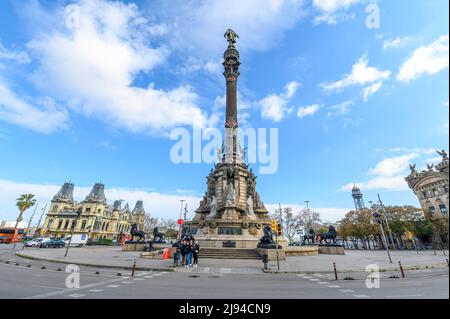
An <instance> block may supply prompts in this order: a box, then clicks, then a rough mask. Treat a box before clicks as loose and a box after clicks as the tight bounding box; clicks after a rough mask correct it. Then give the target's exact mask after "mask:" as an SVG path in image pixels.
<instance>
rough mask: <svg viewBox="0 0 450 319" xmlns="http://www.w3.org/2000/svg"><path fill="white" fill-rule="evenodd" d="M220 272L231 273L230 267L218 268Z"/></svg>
mask: <svg viewBox="0 0 450 319" xmlns="http://www.w3.org/2000/svg"><path fill="white" fill-rule="evenodd" d="M220 273H222V274H229V273H231V268H220Z"/></svg>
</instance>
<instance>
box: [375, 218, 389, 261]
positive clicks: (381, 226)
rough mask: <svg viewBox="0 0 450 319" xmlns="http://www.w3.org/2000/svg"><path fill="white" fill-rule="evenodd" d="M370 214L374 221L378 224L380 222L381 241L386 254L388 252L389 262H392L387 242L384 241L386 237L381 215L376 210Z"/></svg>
mask: <svg viewBox="0 0 450 319" xmlns="http://www.w3.org/2000/svg"><path fill="white" fill-rule="evenodd" d="M372 216H373V217H374V218H375V221H376V222H377V223H378V224H380V229H381V236H382V237H383V238H382V239H383V243H384V245H385V246H386V251H387V254H388V257H389V262H390V263H391V264H392V259H391V253H390V252H389V247H388V244H387V242H386V237H385V235H384V229H383V220H382V217H383V216H382V215H381V214H380V213H377V212H374V213H373V214H372Z"/></svg>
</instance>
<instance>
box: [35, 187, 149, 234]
mask: <svg viewBox="0 0 450 319" xmlns="http://www.w3.org/2000/svg"><path fill="white" fill-rule="evenodd" d="M73 191H74V185H73V184H72V183H64V185H63V186H62V187H61V189H60V190H59V192H58V193H57V194H56V195H55V196H54V197H53V199H52V201H51V204H50V208H49V210H48V213H47V216H46V218H45V222H44V224H43V228H42V232H41V234H42V235H43V236H48V237H56V238H62V237H68V236H70V234H71V233H72V229H73V230H74V234H86V235H88V238H89V239H90V240H92V241H98V240H103V239H106V240H117V241H119V240H120V238H121V236H127V235H129V233H130V229H131V225H132V224H134V223H136V224H137V225H138V229H139V230H142V229H143V227H144V219H145V210H144V203H143V202H142V201H137V202H136V205H135V207H134V209H133V210H130V208H129V206H128V203H127V204H125V206H124V207H122V200H116V201H114V203H113V205H108V203H107V201H106V197H105V185H103V184H100V183H97V184H95V185H94V187H93V188H92V190H91V191H90V193H89V194H88V195H87V196H86V198H85V199H84V200H83V201H81V202H75V201H74V199H73ZM80 210H81V215H80V216H79V217H78V219H77V211H80Z"/></svg>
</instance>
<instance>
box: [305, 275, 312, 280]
mask: <svg viewBox="0 0 450 319" xmlns="http://www.w3.org/2000/svg"><path fill="white" fill-rule="evenodd" d="M303 278H305V279H311V278H312V277H307V276H304V277H303Z"/></svg>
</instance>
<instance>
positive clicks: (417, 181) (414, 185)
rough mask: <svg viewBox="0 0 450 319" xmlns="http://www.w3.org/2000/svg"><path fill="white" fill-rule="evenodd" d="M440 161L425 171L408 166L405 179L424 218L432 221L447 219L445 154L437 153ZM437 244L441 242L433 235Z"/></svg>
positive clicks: (447, 182) (413, 165)
mask: <svg viewBox="0 0 450 319" xmlns="http://www.w3.org/2000/svg"><path fill="white" fill-rule="evenodd" d="M437 153H438V154H439V155H440V156H441V157H442V160H441V162H440V163H438V164H437V165H433V164H431V165H428V164H427V169H426V170H422V171H417V170H416V165H415V164H412V165H410V170H411V172H410V174H409V175H408V176H407V177H405V180H406V182H407V183H408V186H409V188H411V189H412V191H413V192H414V194H415V195H416V196H417V198H418V199H419V202H420V205H421V206H422V209H423V212H424V214H425V217H426V218H428V219H433V218H436V217H447V218H448V209H449V193H448V188H449V175H448V174H449V159H448V155H447V152H445V151H444V150H443V151H440V152H439V151H438V152H437ZM434 237H435V238H436V240H437V242H439V241H440V240H441V238H438V236H436V234H435V235H434Z"/></svg>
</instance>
